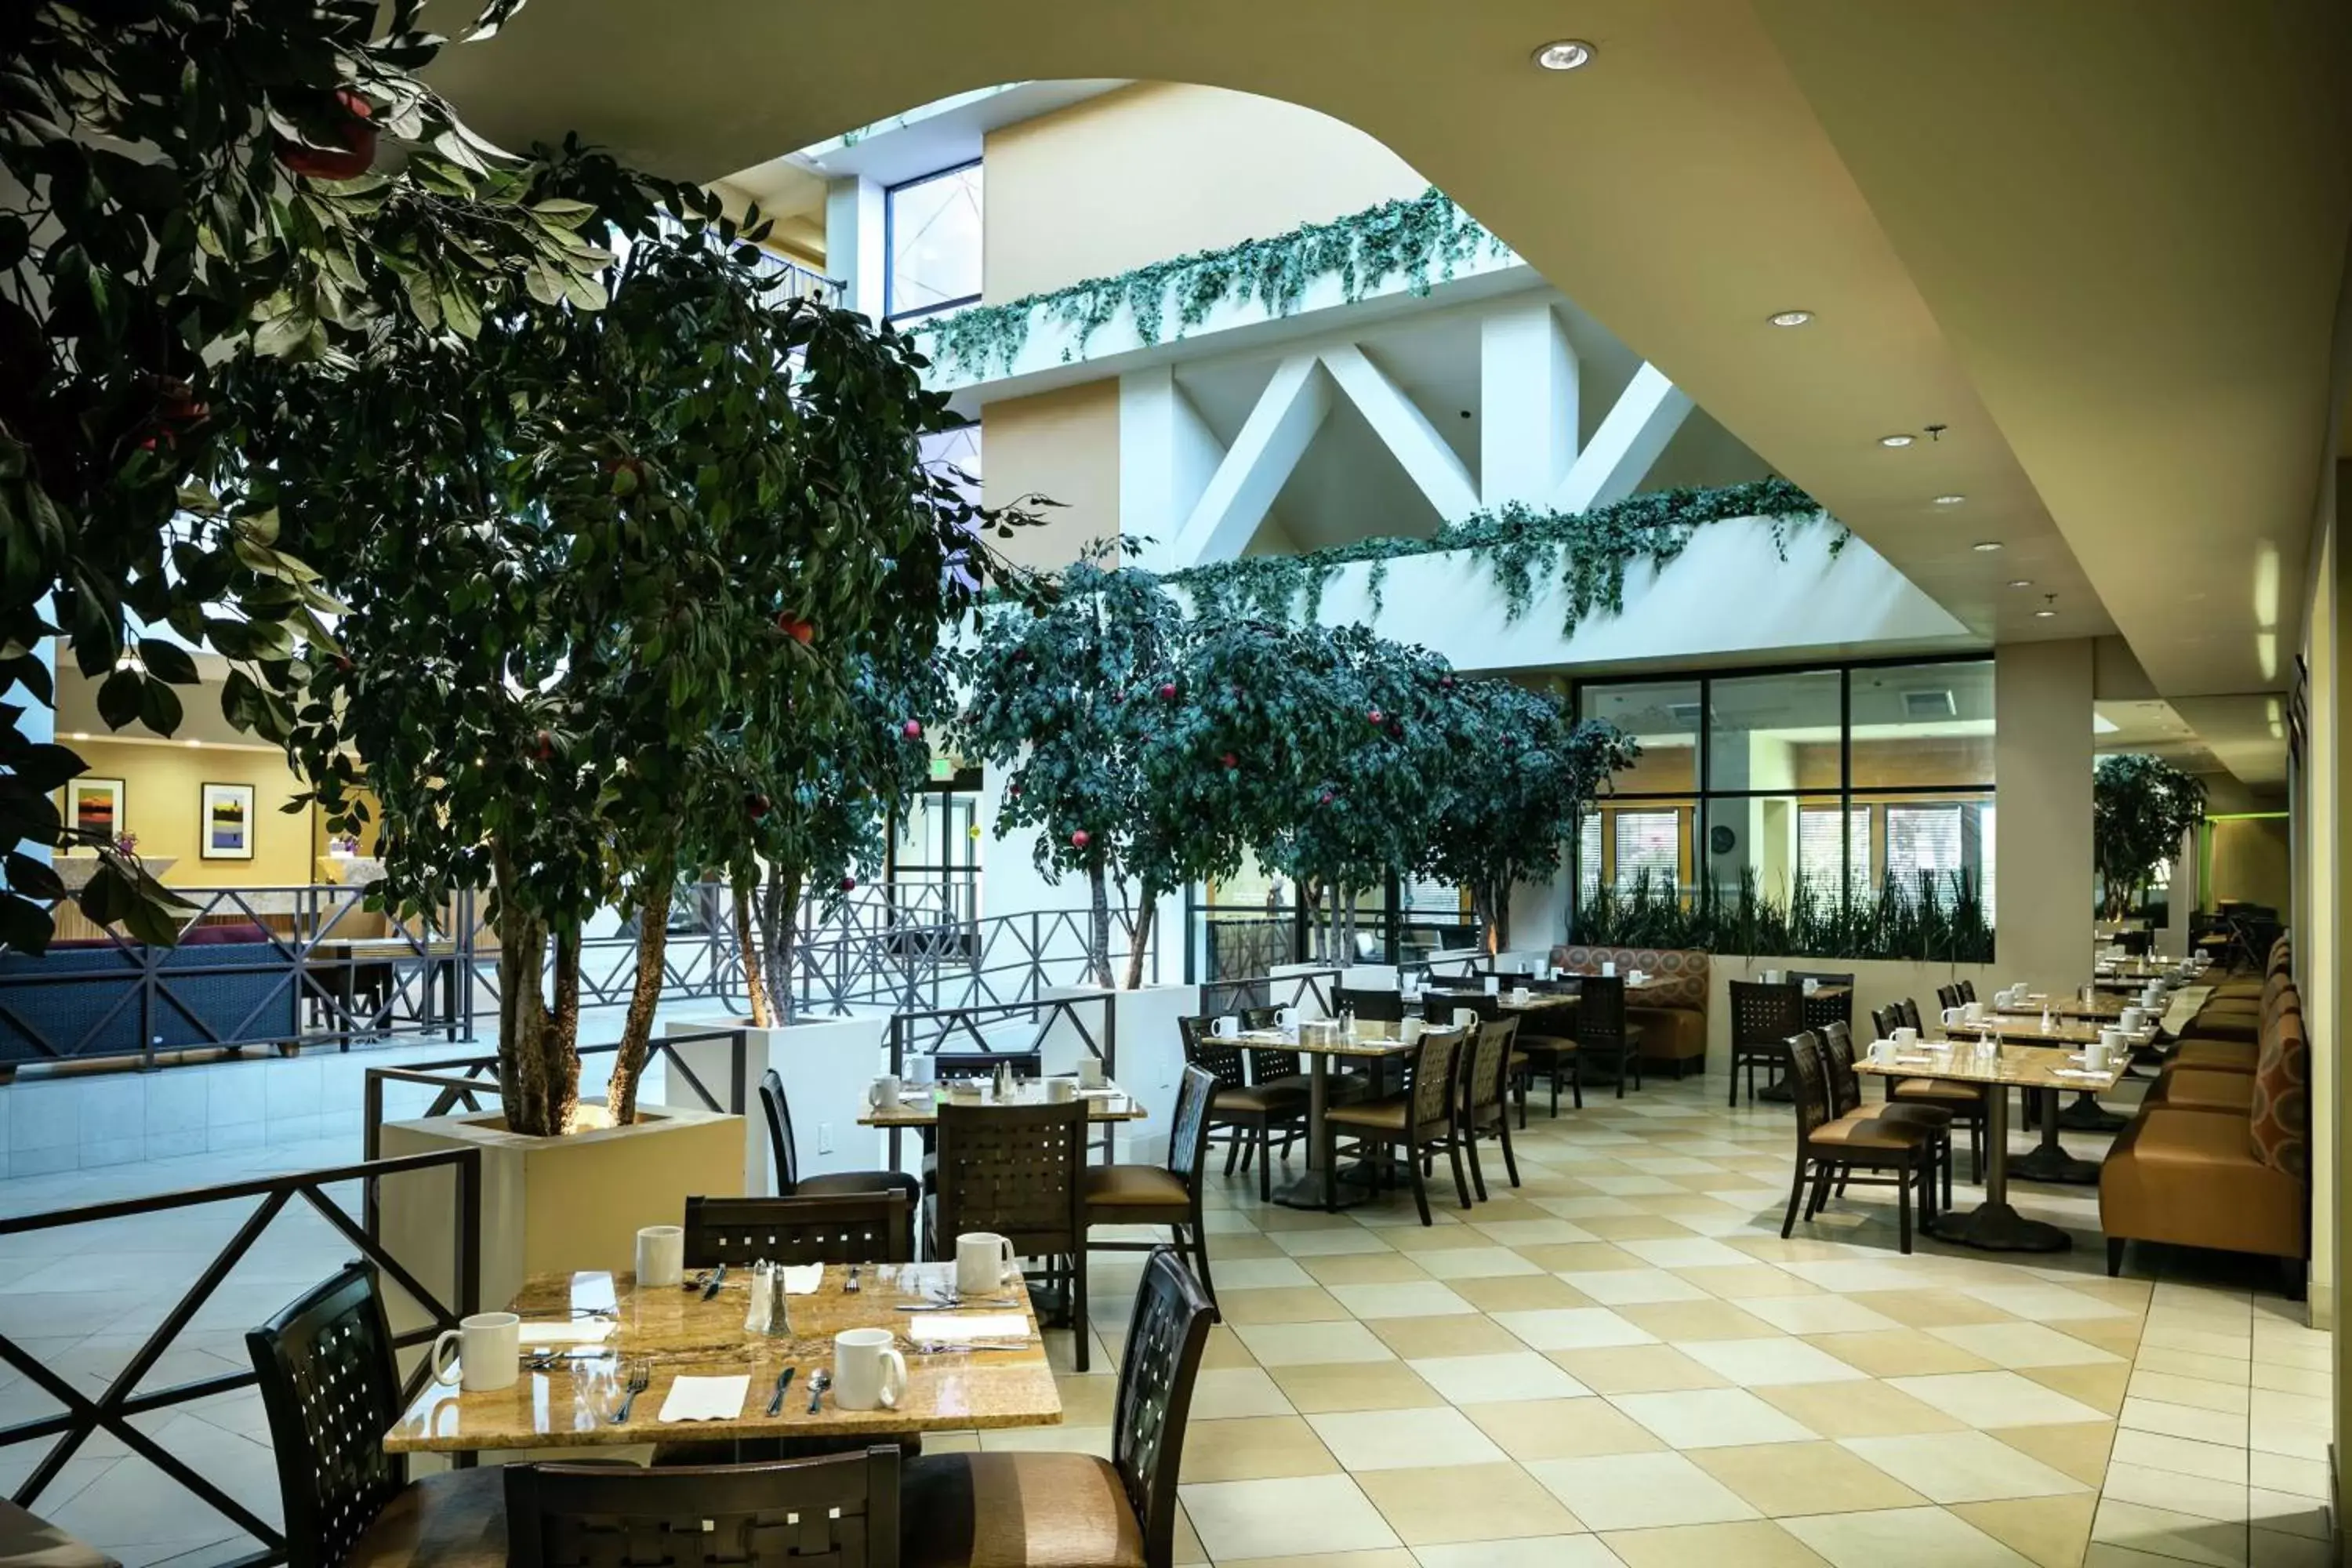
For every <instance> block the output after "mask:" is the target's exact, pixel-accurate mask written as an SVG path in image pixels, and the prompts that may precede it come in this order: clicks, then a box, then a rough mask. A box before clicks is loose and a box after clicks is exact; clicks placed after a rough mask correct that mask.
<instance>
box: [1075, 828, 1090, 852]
mask: <svg viewBox="0 0 2352 1568" xmlns="http://www.w3.org/2000/svg"><path fill="white" fill-rule="evenodd" d="M1091 842H1093V840H1092V839H1091V838H1090V837H1088V836H1087V830H1086V829H1085V828H1083V827H1081V828H1079V829H1078V830H1077V831H1076V833H1073V834H1071V835H1070V847H1071V848H1073V849H1084V848H1085V847H1087V845H1088V844H1089V843H1091Z"/></svg>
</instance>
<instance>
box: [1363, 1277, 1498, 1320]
mask: <svg viewBox="0 0 2352 1568" xmlns="http://www.w3.org/2000/svg"><path fill="white" fill-rule="evenodd" d="M1330 1294H1331V1296H1332V1298H1333V1299H1334V1300H1337V1301H1338V1302H1339V1305H1341V1306H1342V1307H1345V1308H1346V1309H1347V1310H1349V1312H1350V1313H1351V1314H1353V1315H1354V1316H1356V1317H1359V1318H1361V1319H1364V1320H1365V1321H1371V1320H1373V1319H1376V1318H1443V1317H1448V1316H1458V1315H1461V1314H1465V1313H1468V1314H1475V1313H1476V1311H1477V1310H1478V1309H1476V1308H1475V1307H1473V1306H1472V1305H1471V1304H1470V1303H1469V1302H1467V1301H1465V1300H1463V1299H1462V1298H1461V1297H1460V1296H1458V1295H1455V1294H1454V1291H1453V1290H1452V1289H1449V1288H1448V1287H1447V1286H1445V1285H1444V1283H1442V1282H1440V1281H1438V1280H1435V1279H1416V1280H1412V1281H1408V1282H1405V1283H1402V1284H1395V1285H1334V1286H1332V1287H1331V1289H1330Z"/></svg>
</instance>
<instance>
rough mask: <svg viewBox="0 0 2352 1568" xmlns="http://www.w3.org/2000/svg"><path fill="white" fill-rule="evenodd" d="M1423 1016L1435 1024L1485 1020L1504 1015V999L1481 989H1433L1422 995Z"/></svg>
mask: <svg viewBox="0 0 2352 1568" xmlns="http://www.w3.org/2000/svg"><path fill="white" fill-rule="evenodd" d="M1421 1016H1423V1017H1424V1018H1426V1019H1428V1020H1429V1021H1430V1022H1431V1023H1433V1024H1447V1025H1451V1024H1464V1023H1467V1022H1469V1021H1470V1020H1471V1019H1473V1018H1476V1019H1479V1020H1480V1021H1482V1022H1485V1021H1489V1020H1492V1019H1496V1018H1499V1017H1501V1016H1503V999H1502V998H1501V997H1499V996H1489V995H1487V994H1485V993H1484V992H1479V991H1431V992H1426V993H1424V994H1423V996H1422V1002H1421Z"/></svg>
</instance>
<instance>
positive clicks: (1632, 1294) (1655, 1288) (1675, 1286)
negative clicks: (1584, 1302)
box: [1558, 1268, 1717, 1307]
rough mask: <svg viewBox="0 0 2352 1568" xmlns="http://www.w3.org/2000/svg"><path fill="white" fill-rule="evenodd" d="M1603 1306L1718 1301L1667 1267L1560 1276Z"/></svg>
mask: <svg viewBox="0 0 2352 1568" xmlns="http://www.w3.org/2000/svg"><path fill="white" fill-rule="evenodd" d="M1558 1278H1559V1279H1561V1280H1564V1281H1565V1282H1566V1283H1568V1284H1570V1285H1573V1286H1574V1287H1576V1289H1578V1290H1580V1291H1581V1292H1583V1293H1584V1294H1585V1295H1587V1296H1589V1297H1591V1299H1592V1300H1594V1301H1595V1302H1596V1303H1598V1304H1599V1305H1601V1306H1603V1307H1634V1306H1641V1305H1643V1304H1646V1303H1649V1302H1653V1301H1714V1300H1717V1298H1716V1297H1714V1296H1710V1295H1708V1294H1707V1293H1706V1291H1705V1290H1702V1289H1699V1288H1698V1287H1697V1286H1696V1285H1694V1284H1692V1283H1691V1282H1690V1281H1689V1280H1687V1279H1684V1278H1683V1277H1682V1276H1680V1275H1678V1274H1671V1273H1668V1272H1667V1271H1666V1270H1665V1269H1663V1268H1598V1269H1593V1270H1591V1271H1590V1272H1587V1273H1583V1274H1562V1275H1559V1276H1558Z"/></svg>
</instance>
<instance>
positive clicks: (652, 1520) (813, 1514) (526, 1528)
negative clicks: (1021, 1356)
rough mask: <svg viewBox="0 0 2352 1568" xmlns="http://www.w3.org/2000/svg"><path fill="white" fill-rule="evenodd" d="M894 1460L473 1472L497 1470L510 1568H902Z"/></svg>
mask: <svg viewBox="0 0 2352 1568" xmlns="http://www.w3.org/2000/svg"><path fill="white" fill-rule="evenodd" d="M900 1462H901V1461H900V1457H899V1451H898V1449H897V1448H896V1447H887V1446H880V1445H877V1446H876V1447H868V1448H864V1449H860V1450H856V1451H852V1452H848V1453H843V1454H835V1455H828V1456H824V1457H822V1458H806V1459H790V1460H784V1461H781V1462H777V1463H769V1464H749V1465H707V1466H691V1467H688V1466H680V1467H677V1468H666V1469H638V1468H635V1467H634V1466H628V1465H612V1464H602V1465H596V1464H589V1465H563V1464H537V1465H508V1466H506V1467H505V1468H504V1469H503V1472H501V1471H499V1470H494V1469H486V1470H480V1471H476V1472H473V1473H475V1474H478V1475H481V1476H484V1477H487V1478H488V1479H491V1480H493V1481H495V1480H497V1479H499V1477H500V1475H501V1473H503V1476H504V1479H505V1493H506V1516H507V1534H508V1538H509V1542H510V1555H509V1558H508V1561H509V1563H512V1565H513V1568H631V1565H633V1564H637V1563H663V1564H670V1565H674V1568H722V1565H723V1568H790V1565H792V1564H810V1565H812V1568H817V1565H822V1568H898V1563H899V1552H898V1531H899V1523H898V1516H899V1508H898V1468H899V1465H900ZM459 1473H461V1474H463V1473H466V1472H459ZM415 1568H438V1563H437V1562H427V1561H423V1560H420V1561H419V1562H418V1563H417V1564H416V1565H415Z"/></svg>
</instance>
